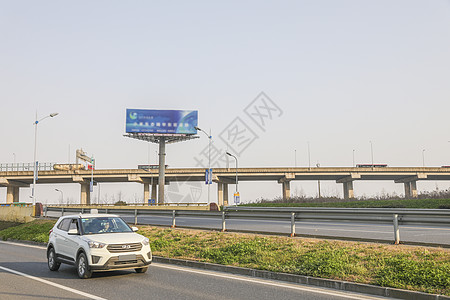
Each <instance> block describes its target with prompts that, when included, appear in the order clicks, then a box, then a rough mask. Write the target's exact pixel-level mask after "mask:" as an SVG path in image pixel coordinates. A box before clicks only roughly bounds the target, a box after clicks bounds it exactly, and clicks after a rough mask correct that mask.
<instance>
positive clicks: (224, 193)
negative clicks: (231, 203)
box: [222, 183, 228, 206]
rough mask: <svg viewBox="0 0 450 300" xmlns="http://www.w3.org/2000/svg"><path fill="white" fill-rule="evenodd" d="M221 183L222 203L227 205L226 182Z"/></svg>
mask: <svg viewBox="0 0 450 300" xmlns="http://www.w3.org/2000/svg"><path fill="white" fill-rule="evenodd" d="M222 185H223V205H224V206H228V183H222Z"/></svg>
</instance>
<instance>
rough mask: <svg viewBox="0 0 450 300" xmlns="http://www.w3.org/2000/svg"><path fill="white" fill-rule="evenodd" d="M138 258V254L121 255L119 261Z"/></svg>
mask: <svg viewBox="0 0 450 300" xmlns="http://www.w3.org/2000/svg"><path fill="white" fill-rule="evenodd" d="M127 260H136V254H128V255H119V261H127Z"/></svg>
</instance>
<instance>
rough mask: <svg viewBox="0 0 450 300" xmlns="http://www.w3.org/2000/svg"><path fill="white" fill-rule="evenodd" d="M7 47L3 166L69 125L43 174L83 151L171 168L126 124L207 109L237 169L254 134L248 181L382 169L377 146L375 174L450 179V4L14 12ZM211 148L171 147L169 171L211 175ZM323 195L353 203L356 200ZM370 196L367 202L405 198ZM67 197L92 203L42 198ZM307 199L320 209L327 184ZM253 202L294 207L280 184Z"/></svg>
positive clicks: (42, 148) (3, 1)
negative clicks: (282, 200) (147, 113)
mask: <svg viewBox="0 0 450 300" xmlns="http://www.w3.org/2000/svg"><path fill="white" fill-rule="evenodd" d="M0 37H1V47H0V99H1V100H0V101H1V107H2V117H1V118H0V140H1V141H2V142H1V147H0V163H13V162H14V161H15V162H20V163H22V162H26V163H28V162H32V161H33V149H34V148H33V147H34V126H33V122H34V120H35V116H36V112H37V115H38V118H42V117H45V116H46V115H48V114H50V113H53V112H58V113H59V115H58V116H56V117H54V118H48V119H45V120H43V121H42V122H41V123H39V129H38V144H37V151H38V154H37V155H38V160H39V161H40V162H55V163H56V162H57V163H67V162H72V163H73V162H74V160H75V150H76V149H80V148H82V149H83V150H84V151H86V152H87V153H88V154H89V155H93V156H94V157H95V158H96V163H97V166H96V167H97V168H98V169H109V168H136V167H137V165H139V164H148V163H150V164H155V163H156V157H155V151H156V150H157V147H156V146H155V145H153V144H152V145H148V144H147V143H145V142H141V141H136V140H132V139H129V138H126V137H124V136H123V135H124V134H125V111H126V109H127V108H137V109H182V110H184V109H185V110H198V114H199V127H201V128H202V129H204V130H206V131H209V130H211V133H212V137H213V145H214V147H215V149H218V151H220V152H221V153H222V154H223V152H224V151H225V150H226V148H227V142H226V140H227V134H228V133H229V132H230V130H231V129H232V128H237V127H236V126H238V125H239V126H240V128H245V129H247V132H248V133H249V134H250V133H251V134H250V136H248V138H249V139H250V142H248V143H246V144H245V145H244V146H242V145H241V146H239V147H240V148H239V147H238V146H235V147H234V148H233V147H232V150H233V151H235V153H237V155H238V159H239V166H240V167H287V166H295V165H296V166H298V167H301V166H308V165H309V164H310V162H311V164H312V165H316V164H320V166H323V167H325V166H329V167H335V166H336V167H338V166H351V165H352V164H353V153H354V157H355V163H370V162H371V143H370V142H372V147H373V155H374V162H375V163H385V164H388V165H389V166H399V167H406V166H422V165H423V164H424V163H425V165H426V166H442V165H450V142H449V141H450V134H449V129H450V124H449V121H448V114H449V111H450V88H449V86H450V85H449V78H450V55H449V53H450V1H449V0H435V1H424V0H423V1H414V0H413V1H411V0H407V1H406V0H405V1H401V0H399V1H360V0H343V1H332V0H329V1H327V0H317V1H170V2H169V1H110V0H108V1H45V0H43V1H20V0H19V1H16V0H14V1H7V0H0ZM261 93H263V94H261ZM261 98H263V100H261ZM264 101H265V102H264ZM261 103H265V104H266V107H265V108H266V110H264V109H261ZM255 107H256V108H258V107H260V113H263V112H264V113H265V115H266V116H268V117H265V118H264V124H261V119H258V117H256V116H255V115H254V114H252V113H254V112H255V110H254V109H255ZM258 122H259V123H258ZM239 126H238V127H239ZM244 140H247V139H244ZM228 142H229V141H228ZM235 142H236V141H235ZM308 145H309V156H308ZM207 146H208V139H207V137H206V136H205V135H200V138H199V139H196V140H193V141H187V142H182V143H178V144H172V145H168V147H167V158H166V162H167V164H168V165H169V167H173V168H176V167H200V166H201V167H206V165H204V162H205V160H204V159H205V157H204V153H205V149H207V148H205V147H207ZM228 146H232V145H228ZM229 150H230V149H229ZM353 150H354V151H353ZM199 161H201V162H199ZM218 163H219V166H222V167H225V166H226V164H227V162H225V161H220V162H218ZM229 165H230V167H233V166H234V161H230V162H229ZM322 184H323V187H322V194H325V195H328V196H341V197H342V186H341V185H338V184H336V183H335V182H323V183H322ZM354 185H355V195H356V196H376V195H379V194H380V193H386V192H387V193H394V192H395V193H397V194H401V193H403V192H404V191H403V186H402V185H401V184H394V183H393V182H355V184H354ZM449 187H450V183H448V182H420V181H419V183H418V189H419V192H420V191H427V190H433V189H435V188H439V189H447V188H449ZM55 188H58V189H61V190H63V191H64V201H73V202H76V201H78V200H79V193H80V191H79V185H77V184H69V185H38V187H37V189H36V195H37V198H38V199H39V200H40V201H41V202H44V203H46V202H47V203H55V202H57V201H60V200H61V198H60V197H61V195H60V193H58V192H56V191H55V190H54V189H55ZM173 188H174V187H172V189H173ZM175 188H176V189H177V187H175ZM169 189H170V187H169ZM232 189H233V187H232V186H230V190H232ZM142 190H143V188H142V186H141V185H139V184H104V185H103V186H102V187H101V196H100V199H102V198H105V201H106V200H107V199H108V197H112V196H113V195H115V196H116V198H117V194H118V193H119V192H122V195H123V198H124V199H125V200H126V201H138V200H139V199H141V198H142ZM291 190H292V193H293V194H305V195H310V196H315V195H316V194H317V183H316V182H299V181H296V182H292V183H291ZM213 191H214V193H213V194H214V197H215V191H216V185H213ZM240 191H241V196H242V199H243V201H244V202H248V201H253V200H256V199H259V198H262V197H264V198H273V197H276V196H281V186H280V184H278V183H276V182H273V183H272V182H271V183H264V182H252V183H243V184H241V185H240ZM20 193H21V195H20V200H21V201H26V202H27V201H29V194H30V191H29V189H27V188H22V189H21V192H20ZM179 193H183V191H182V190H180V191H179ZM169 198H170V197H169ZM4 201H6V188H0V203H2V202H4ZM111 201H112V200H111ZM169 201H170V199H169ZM173 201H174V202H176V201H177V200H173ZM199 201H200V200H199ZM201 201H202V202H206V188H205V187H203V193H202V196H201Z"/></svg>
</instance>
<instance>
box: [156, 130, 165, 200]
mask: <svg viewBox="0 0 450 300" xmlns="http://www.w3.org/2000/svg"><path fill="white" fill-rule="evenodd" d="M165 168H166V138H165V137H161V138H160V139H159V178H158V181H159V182H158V204H163V203H164V183H165V178H164V177H165V171H166V170H165Z"/></svg>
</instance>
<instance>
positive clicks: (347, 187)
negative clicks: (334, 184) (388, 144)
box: [343, 180, 355, 199]
mask: <svg viewBox="0 0 450 300" xmlns="http://www.w3.org/2000/svg"><path fill="white" fill-rule="evenodd" d="M343 185H344V199H351V198H355V193H354V192H353V181H351V180H350V181H346V182H343Z"/></svg>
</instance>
